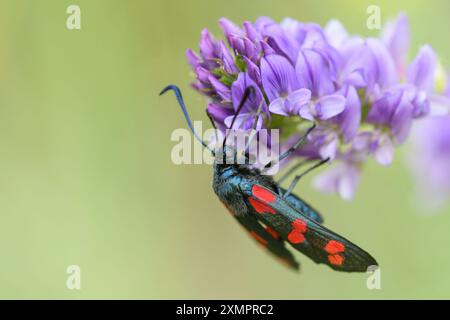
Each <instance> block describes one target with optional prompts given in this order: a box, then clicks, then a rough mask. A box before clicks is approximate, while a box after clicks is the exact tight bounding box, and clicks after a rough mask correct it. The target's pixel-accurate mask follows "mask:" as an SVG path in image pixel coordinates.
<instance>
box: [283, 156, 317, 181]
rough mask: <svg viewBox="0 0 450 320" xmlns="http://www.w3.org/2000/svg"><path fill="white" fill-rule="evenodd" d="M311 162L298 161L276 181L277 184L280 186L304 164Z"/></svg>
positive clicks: (307, 160)
mask: <svg viewBox="0 0 450 320" xmlns="http://www.w3.org/2000/svg"><path fill="white" fill-rule="evenodd" d="M309 162H311V160H309V159H306V160H302V161H299V162H298V163H297V164H296V165H295V166H293V167H292V168H290V169H289V170H288V171H287V172H286V173H285V174H283V175H282V176H281V178H280V179H278V181H277V184H278V185H281V184H282V183H283V182H284V181H285V180H286V179H287V178H288V177H289V176H290V175H291V174H293V173H294V172H295V171H296V170H297V169H298V168H300V167H303V166H304V165H305V164H307V163H309Z"/></svg>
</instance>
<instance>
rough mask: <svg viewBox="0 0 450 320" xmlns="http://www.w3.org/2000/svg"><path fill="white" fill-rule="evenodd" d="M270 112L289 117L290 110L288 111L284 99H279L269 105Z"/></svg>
mask: <svg viewBox="0 0 450 320" xmlns="http://www.w3.org/2000/svg"><path fill="white" fill-rule="evenodd" d="M269 111H270V112H272V113H275V114H279V115H282V116H286V117H287V116H289V113H288V112H289V110H286V108H285V105H284V98H277V99H275V100H273V101H272V102H271V103H270V105H269Z"/></svg>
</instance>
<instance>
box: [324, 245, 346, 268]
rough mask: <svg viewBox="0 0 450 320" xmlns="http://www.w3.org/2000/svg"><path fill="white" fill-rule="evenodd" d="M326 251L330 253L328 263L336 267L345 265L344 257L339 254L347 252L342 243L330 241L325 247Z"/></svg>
mask: <svg viewBox="0 0 450 320" xmlns="http://www.w3.org/2000/svg"><path fill="white" fill-rule="evenodd" d="M325 251H326V252H328V253H329V255H328V261H329V262H330V263H331V264H333V265H335V266H341V265H342V264H343V263H344V257H343V256H342V255H340V254H338V253H340V252H344V251H345V245H344V244H343V243H342V242H339V241H336V240H330V241H328V243H327V245H326V246H325Z"/></svg>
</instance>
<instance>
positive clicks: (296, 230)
mask: <svg viewBox="0 0 450 320" xmlns="http://www.w3.org/2000/svg"><path fill="white" fill-rule="evenodd" d="M292 228H293V229H292V231H291V232H290V233H289V234H288V240H289V242H291V243H294V244H299V243H302V242H303V241H305V235H304V233H305V232H306V230H307V224H306V222H305V221H303V220H302V219H296V220H294V221H293V222H292Z"/></svg>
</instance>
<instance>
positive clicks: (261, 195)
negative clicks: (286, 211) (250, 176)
mask: <svg viewBox="0 0 450 320" xmlns="http://www.w3.org/2000/svg"><path fill="white" fill-rule="evenodd" d="M252 194H253V196H255V198H257V199H259V200H261V201H263V202H266V203H271V202H274V201H275V200H276V198H275V195H274V194H273V193H272V192H270V191H268V190H266V189H264V188H263V187H260V186H258V185H256V184H255V185H253V187H252Z"/></svg>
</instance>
